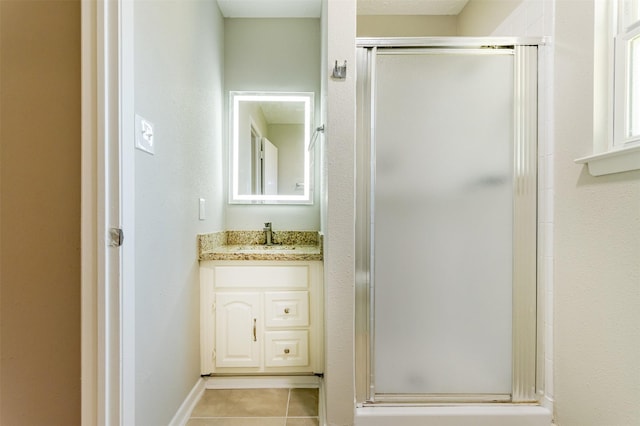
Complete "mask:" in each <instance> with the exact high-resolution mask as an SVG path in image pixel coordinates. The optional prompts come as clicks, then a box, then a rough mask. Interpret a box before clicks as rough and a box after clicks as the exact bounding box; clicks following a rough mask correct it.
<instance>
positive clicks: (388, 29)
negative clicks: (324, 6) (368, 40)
mask: <svg viewBox="0 0 640 426" xmlns="http://www.w3.org/2000/svg"><path fill="white" fill-rule="evenodd" d="M457 25H458V17H457V16H455V15H359V16H358V18H357V27H358V28H357V35H358V37H431V36H454V35H456V33H457Z"/></svg>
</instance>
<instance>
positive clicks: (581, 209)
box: [552, 0, 640, 426]
mask: <svg viewBox="0 0 640 426" xmlns="http://www.w3.org/2000/svg"><path fill="white" fill-rule="evenodd" d="M593 19H594V2H593V0H582V1H575V0H558V1H557V2H556V33H555V40H554V45H555V59H554V60H555V98H554V103H555V112H556V114H555V117H554V122H555V145H556V149H555V167H554V168H553V171H552V173H553V174H554V176H555V194H556V196H555V225H554V226H555V230H554V231H555V232H554V233H555V246H554V255H555V288H554V297H555V312H554V324H555V326H554V327H555V341H554V351H555V399H556V403H555V407H556V416H557V417H556V420H557V423H558V425H559V426H602V425H615V426H633V425H638V424H640V404H638V401H640V362H639V360H640V327H639V324H640V171H634V172H626V173H620V174H615V175H609V176H602V177H597V178H596V177H592V176H591V175H589V173H588V172H587V169H586V166H580V165H576V164H574V163H573V160H574V159H575V158H578V157H582V156H585V155H588V154H590V153H591V151H592V146H593V142H594V141H593V68H594V64H593V50H594V45H593V40H594V33H593Z"/></svg>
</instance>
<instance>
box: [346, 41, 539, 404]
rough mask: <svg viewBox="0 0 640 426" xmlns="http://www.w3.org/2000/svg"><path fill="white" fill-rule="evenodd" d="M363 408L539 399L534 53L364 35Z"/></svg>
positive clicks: (360, 173)
mask: <svg viewBox="0 0 640 426" xmlns="http://www.w3.org/2000/svg"><path fill="white" fill-rule="evenodd" d="M357 84H358V129H357V135H358V140H357V218H358V221H357V229H356V232H357V239H356V240H357V242H358V243H357V244H358V246H357V257H356V263H357V264H356V268H357V277H358V278H357V285H356V301H357V309H356V317H357V318H356V329H357V333H356V336H357V338H356V357H357V358H356V370H357V372H356V379H357V401H358V403H359V404H360V405H373V404H398V403H403V404H407V403H410V404H423V403H424V404H429V403H469V402H478V403H479V402H483V403H484V402H487V403H489V402H503V403H504V402H533V401H536V400H537V388H538V386H540V383H537V377H538V376H537V373H538V374H539V372H536V360H537V356H538V354H537V351H536V343H537V334H536V321H537V313H536V312H537V310H536V298H537V294H536V293H537V290H536V233H537V231H536V195H537V187H536V181H537V176H536V170H537V166H536V164H537V163H536V144H537V120H536V118H537V96H536V94H537V46H535V45H527V43H526V41H523V40H516V39H482V40H480V39H469V38H458V39H385V40H380V39H362V40H359V42H358V83H357Z"/></svg>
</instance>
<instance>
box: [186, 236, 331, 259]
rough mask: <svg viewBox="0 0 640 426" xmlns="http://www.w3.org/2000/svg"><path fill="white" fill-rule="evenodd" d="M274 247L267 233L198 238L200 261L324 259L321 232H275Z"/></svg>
mask: <svg viewBox="0 0 640 426" xmlns="http://www.w3.org/2000/svg"><path fill="white" fill-rule="evenodd" d="M273 242H274V244H273V245H271V246H267V245H265V235H264V232H263V231H222V232H215V233H212V234H201V235H198V259H199V260H322V234H320V233H319V232H317V231H273Z"/></svg>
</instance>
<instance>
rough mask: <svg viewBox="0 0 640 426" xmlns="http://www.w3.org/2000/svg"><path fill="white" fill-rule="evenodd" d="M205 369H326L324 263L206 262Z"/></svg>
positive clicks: (203, 294)
mask: <svg viewBox="0 0 640 426" xmlns="http://www.w3.org/2000/svg"><path fill="white" fill-rule="evenodd" d="M200 280H201V367H202V368H201V370H202V374H211V373H219V374H225V373H230V374H246V373H252V374H256V373H257V374H259V373H264V374H287V373H322V371H323V356H322V355H323V352H322V300H323V294H322V262H320V261H223V260H221V261H203V262H201V264H200Z"/></svg>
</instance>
